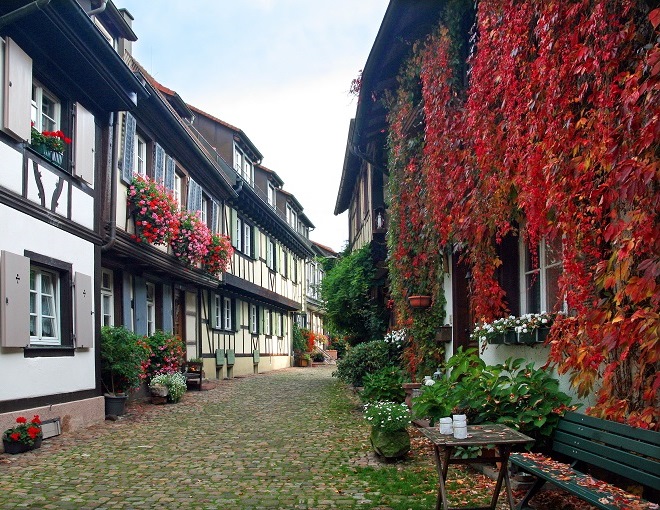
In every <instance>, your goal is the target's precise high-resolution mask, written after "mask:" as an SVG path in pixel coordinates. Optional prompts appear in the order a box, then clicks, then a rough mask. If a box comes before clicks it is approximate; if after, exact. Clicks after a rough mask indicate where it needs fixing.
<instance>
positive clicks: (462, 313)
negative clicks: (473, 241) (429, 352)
mask: <svg viewBox="0 0 660 510" xmlns="http://www.w3.org/2000/svg"><path fill="white" fill-rule="evenodd" d="M459 258H460V257H459V255H458V254H454V256H453V257H452V292H453V303H454V304H453V310H452V314H453V316H454V318H453V324H452V325H453V333H454V352H456V351H457V350H458V348H459V347H461V346H462V347H463V349H467V348H468V347H477V346H478V343H477V342H473V343H470V333H472V330H473V329H474V312H473V310H472V305H471V299H470V287H471V283H472V278H471V275H472V274H471V272H470V268H469V266H468V265H467V264H466V263H465V262H459Z"/></svg>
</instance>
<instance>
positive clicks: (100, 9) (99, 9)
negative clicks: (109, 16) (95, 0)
mask: <svg viewBox="0 0 660 510" xmlns="http://www.w3.org/2000/svg"><path fill="white" fill-rule="evenodd" d="M48 1H50V0H48ZM107 6H108V0H102V1H101V6H100V7H97V8H96V9H92V10H91V11H89V12H88V13H87V16H89V17H90V18H91V17H92V16H94V14H101V13H102V12H103V11H105V8H106V7H107Z"/></svg>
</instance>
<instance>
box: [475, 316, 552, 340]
mask: <svg viewBox="0 0 660 510" xmlns="http://www.w3.org/2000/svg"><path fill="white" fill-rule="evenodd" d="M554 317H555V316H554V314H550V313H546V312H541V313H527V314H525V315H521V316H520V317H515V316H513V315H510V316H509V317H502V318H500V319H496V320H494V321H493V322H490V323H484V324H478V325H477V326H475V328H474V331H473V332H472V335H471V338H472V339H473V340H476V341H481V342H485V343H488V344H507V345H512V344H520V345H533V344H537V343H543V342H545V339H546V338H547V336H548V332H549V331H550V327H551V326H552V323H553V321H554Z"/></svg>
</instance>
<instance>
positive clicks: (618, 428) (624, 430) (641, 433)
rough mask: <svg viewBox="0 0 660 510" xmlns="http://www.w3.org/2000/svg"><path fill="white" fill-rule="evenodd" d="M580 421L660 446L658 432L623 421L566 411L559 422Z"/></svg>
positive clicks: (598, 428)
mask: <svg viewBox="0 0 660 510" xmlns="http://www.w3.org/2000/svg"><path fill="white" fill-rule="evenodd" d="M562 422H565V423H571V422H572V423H580V424H582V425H585V426H587V427H592V428H594V429H597V430H604V431H606V432H611V433H613V434H616V435H618V436H623V437H628V438H630V439H636V440H638V441H643V442H645V443H648V444H650V445H655V446H658V447H660V434H658V433H657V432H655V431H653V430H644V429H640V428H637V427H631V426H630V425H625V424H623V423H617V422H615V421H610V420H603V419H601V418H594V417H593V416H587V415H586V414H580V413H575V412H568V413H566V414H565V415H564V416H563V417H562V419H561V420H559V423H560V425H561V423H562Z"/></svg>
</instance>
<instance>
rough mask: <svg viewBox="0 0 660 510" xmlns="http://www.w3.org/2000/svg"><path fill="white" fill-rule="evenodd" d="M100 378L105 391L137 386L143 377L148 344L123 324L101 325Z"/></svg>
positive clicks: (124, 390) (128, 389)
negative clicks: (116, 325)
mask: <svg viewBox="0 0 660 510" xmlns="http://www.w3.org/2000/svg"><path fill="white" fill-rule="evenodd" d="M100 357H101V381H102V383H103V387H104V388H105V391H106V392H109V393H112V394H117V393H124V392H127V391H130V390H133V389H135V388H137V387H138V386H139V385H140V382H141V381H142V379H143V378H144V364H145V362H146V360H147V359H148V357H149V347H148V346H147V345H146V344H145V342H144V338H142V337H140V336H139V335H136V334H135V333H133V332H132V331H129V330H127V329H126V328H124V327H123V326H118V327H110V326H104V327H103V328H101V348H100Z"/></svg>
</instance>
